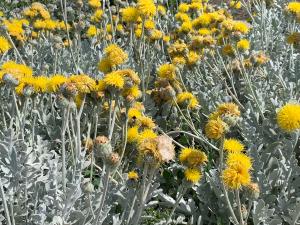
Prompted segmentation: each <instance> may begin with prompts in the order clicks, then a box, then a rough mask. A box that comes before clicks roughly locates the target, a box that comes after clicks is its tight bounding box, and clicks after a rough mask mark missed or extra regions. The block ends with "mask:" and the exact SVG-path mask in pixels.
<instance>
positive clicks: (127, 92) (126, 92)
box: [122, 85, 142, 99]
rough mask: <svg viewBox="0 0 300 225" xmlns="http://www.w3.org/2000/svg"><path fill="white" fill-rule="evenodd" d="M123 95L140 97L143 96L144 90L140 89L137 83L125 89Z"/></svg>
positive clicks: (134, 97) (133, 97)
mask: <svg viewBox="0 0 300 225" xmlns="http://www.w3.org/2000/svg"><path fill="white" fill-rule="evenodd" d="M122 94H123V96H125V97H130V98H132V99H138V98H139V97H141V95H142V92H141V91H140V89H139V87H138V86H137V85H134V86H132V87H131V88H127V89H125V90H124V91H123V93H122Z"/></svg>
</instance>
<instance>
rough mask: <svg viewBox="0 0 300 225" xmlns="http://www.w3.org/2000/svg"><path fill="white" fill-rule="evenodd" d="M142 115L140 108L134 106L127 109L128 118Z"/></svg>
mask: <svg viewBox="0 0 300 225" xmlns="http://www.w3.org/2000/svg"><path fill="white" fill-rule="evenodd" d="M141 116H142V113H141V112H140V110H138V109H136V108H130V109H129V110H128V119H129V120H131V119H137V118H139V117H141Z"/></svg>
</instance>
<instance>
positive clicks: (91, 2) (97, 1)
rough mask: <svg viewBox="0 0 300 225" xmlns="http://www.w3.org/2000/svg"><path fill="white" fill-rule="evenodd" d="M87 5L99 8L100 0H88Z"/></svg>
mask: <svg viewBox="0 0 300 225" xmlns="http://www.w3.org/2000/svg"><path fill="white" fill-rule="evenodd" d="M88 3H89V6H91V7H92V8H99V7H101V2H100V0H89V2H88Z"/></svg>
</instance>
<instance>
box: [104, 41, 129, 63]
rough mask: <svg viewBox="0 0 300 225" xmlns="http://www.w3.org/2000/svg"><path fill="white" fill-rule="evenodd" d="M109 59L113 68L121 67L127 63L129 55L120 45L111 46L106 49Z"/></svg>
mask: <svg viewBox="0 0 300 225" xmlns="http://www.w3.org/2000/svg"><path fill="white" fill-rule="evenodd" d="M104 52H105V55H106V57H107V59H108V60H109V61H110V64H111V65H112V66H117V65H121V64H123V63H125V62H126V60H127V59H128V55H127V53H126V52H124V51H123V50H122V49H121V48H120V47H119V46H118V45H115V44H110V45H108V46H107V47H106V48H105V49H104Z"/></svg>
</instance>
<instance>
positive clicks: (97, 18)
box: [91, 9, 103, 23]
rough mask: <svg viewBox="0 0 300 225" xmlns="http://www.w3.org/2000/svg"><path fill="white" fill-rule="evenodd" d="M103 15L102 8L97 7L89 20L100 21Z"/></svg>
mask: <svg viewBox="0 0 300 225" xmlns="http://www.w3.org/2000/svg"><path fill="white" fill-rule="evenodd" d="M102 16H103V10H102V9H97V10H96V11H95V12H94V14H93V15H92V16H91V20H92V21H93V22H95V23H97V22H100V20H101V19H102Z"/></svg>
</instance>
